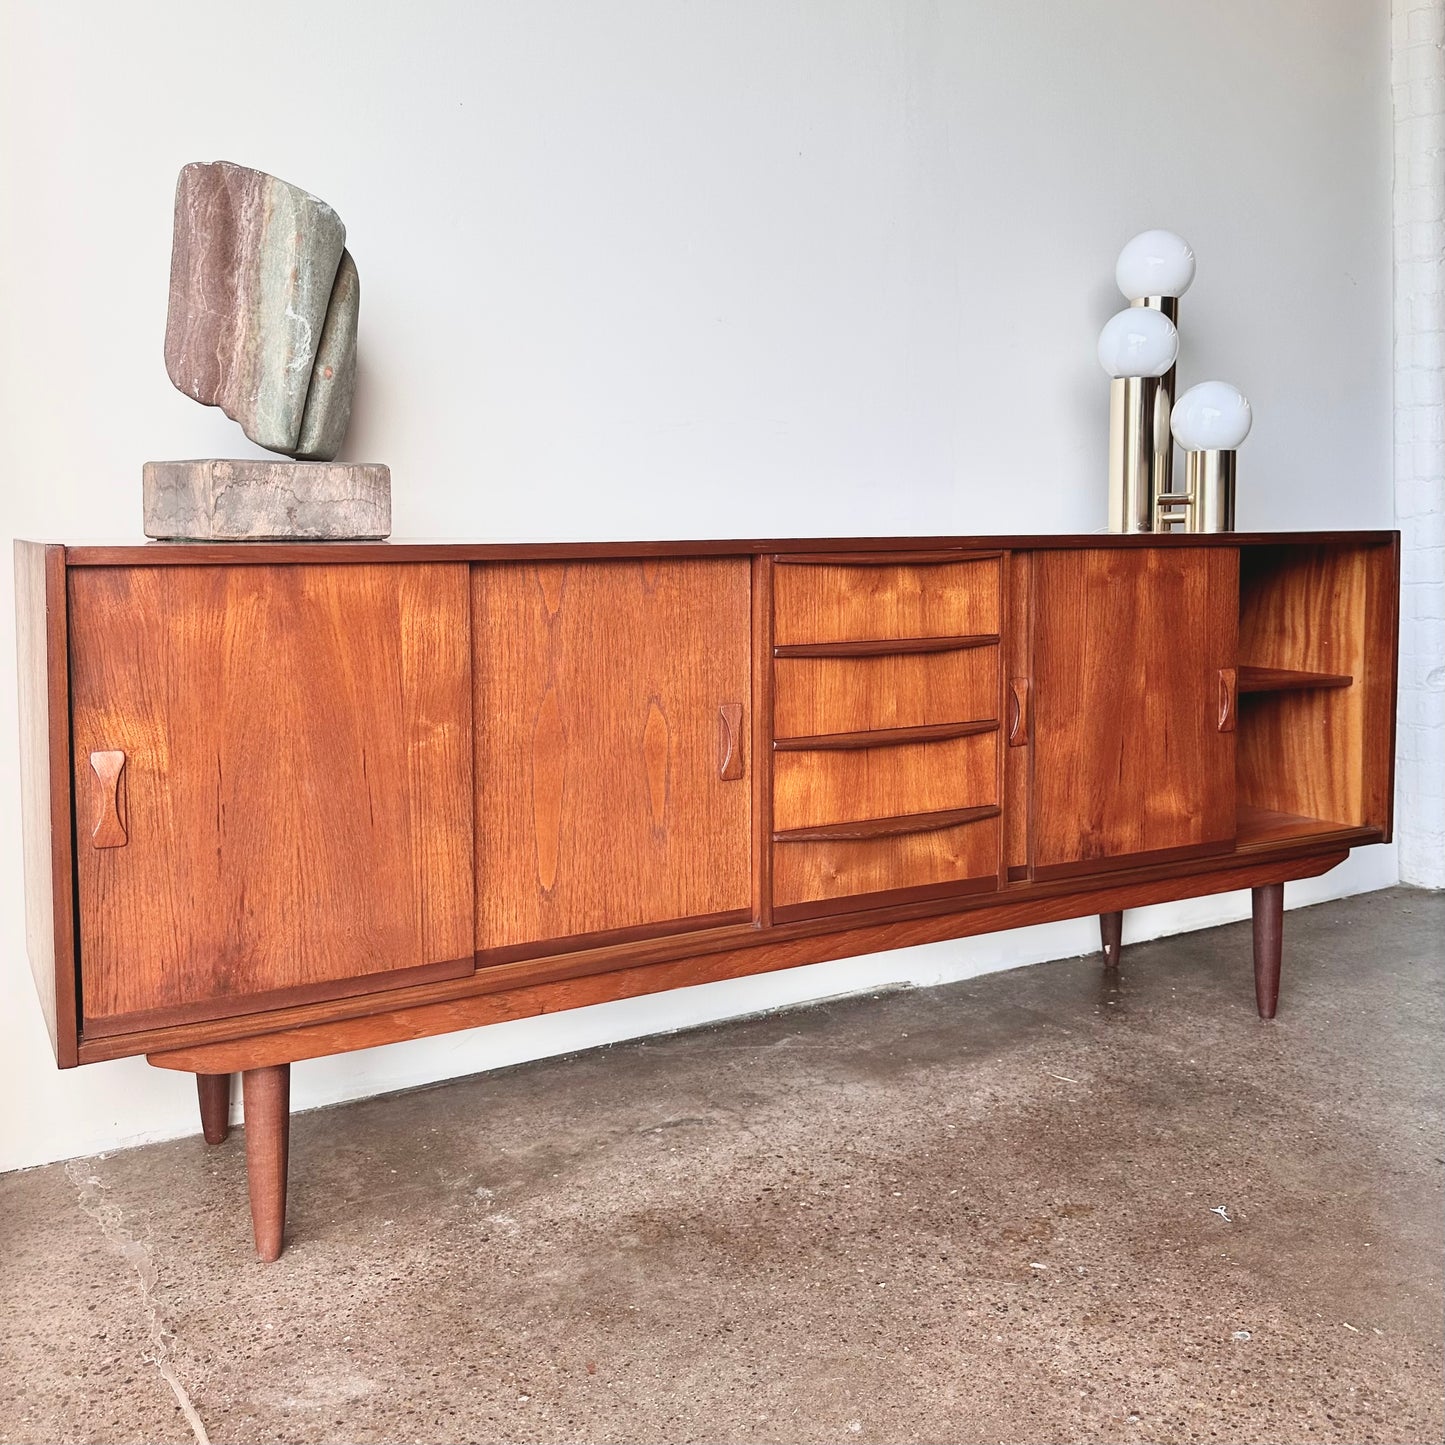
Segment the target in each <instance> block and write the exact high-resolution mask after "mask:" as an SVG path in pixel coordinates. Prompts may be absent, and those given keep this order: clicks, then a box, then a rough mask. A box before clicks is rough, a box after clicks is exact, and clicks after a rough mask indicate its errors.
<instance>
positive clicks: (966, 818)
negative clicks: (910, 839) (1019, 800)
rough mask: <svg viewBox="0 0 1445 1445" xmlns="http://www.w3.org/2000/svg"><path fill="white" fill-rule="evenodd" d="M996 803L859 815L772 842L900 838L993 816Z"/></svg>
mask: <svg viewBox="0 0 1445 1445" xmlns="http://www.w3.org/2000/svg"><path fill="white" fill-rule="evenodd" d="M998 812H999V810H998V805H997V804H996V803H990V804H987V805H986V806H984V807H981V808H946V809H944V810H942V811H941V812H937V813H905V814H904V815H903V816H902V817H901V818H862V819H860V820H859V821H858V822H856V823H824V824H822V825H821V826H820V827H815V828H784V829H782V830H781V831H779V832H776V833H774V834H773V842H774V843H850V842H851V843H861V842H865V841H866V840H868V839H869V838H901V837H904V836H905V835H906V834H909V833H936V832H938V831H939V830H940V829H943V828H957V827H959V826H960V825H961V824H963V823H978V822H981V821H982V820H983V819H984V818H997V817H998Z"/></svg>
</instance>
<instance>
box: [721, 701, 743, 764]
mask: <svg viewBox="0 0 1445 1445" xmlns="http://www.w3.org/2000/svg"><path fill="white" fill-rule="evenodd" d="M717 775H718V777H719V778H721V779H722V781H723V782H725V783H735V782H737V780H738V779H739V778H740V777H742V775H743V705H742V703H740V702H725V703H723V705H722V706H721V707H720V708H718V710H717Z"/></svg>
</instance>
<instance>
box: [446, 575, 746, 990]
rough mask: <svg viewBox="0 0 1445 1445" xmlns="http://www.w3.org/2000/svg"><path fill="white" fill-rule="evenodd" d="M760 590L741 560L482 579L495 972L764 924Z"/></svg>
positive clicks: (481, 788)
mask: <svg viewBox="0 0 1445 1445" xmlns="http://www.w3.org/2000/svg"><path fill="white" fill-rule="evenodd" d="M751 577H752V569H751V564H750V563H749V562H748V561H747V560H746V559H736V558H722V559H716V560H711V559H709V560H691V559H686V560H677V561H673V560H668V561H639V562H634V561H615V562H586V563H577V564H572V565H568V564H565V563H546V564H541V565H522V564H518V565H512V564H496V565H486V566H479V567H477V568H476V569H475V570H474V572H473V578H472V607H473V618H474V623H473V625H474V629H475V638H476V642H475V647H476V652H475V679H476V683H475V686H476V693H475V699H476V709H475V711H476V718H477V728H476V772H477V782H478V813H477V836H476V856H477V892H478V907H477V939H476V941H477V947H478V948H479V949H480V950H484V951H486V953H487V955H488V956H487V957H486V958H484V959H483V962H500V961H502V960H504V959H505V958H507V957H511V956H522V955H525V954H526V953H527V952H536V951H537V950H538V949H539V948H545V947H551V946H553V945H554V942H555V941H560V946H563V947H566V946H573V947H575V946H578V945H579V944H580V943H581V942H582V941H588V942H600V941H605V940H607V939H608V938H618V939H621V938H623V937H629V936H644V935H646V934H650V933H657V932H662V931H667V930H669V929H676V928H678V927H684V926H688V925H689V924H691V925H693V926H701V925H702V924H704V923H717V922H724V921H734V920H737V921H742V920H747V919H749V918H751V916H752V868H751V857H752V852H751V827H752V785H751V781H750V780H751V776H752V766H753V760H752V758H751V757H749V756H747V752H748V751H749V750H750V749H748V747H747V740H748V737H749V733H750V729H751V718H752V711H751V694H752V678H751V616H752V581H751ZM739 705H741V707H742V712H741V713H739V712H738V710H737V709H738V707H739ZM724 708H727V709H729V710H730V713H729V715H730V716H731V718H732V719H734V722H733V723H732V724H731V730H732V737H733V740H734V743H735V746H734V748H733V749H731V750H729V749H728V748H727V747H726V746H725V745H724V732H725V727H726V726H727V725H726V724H725V722H724V720H723V719H724V714H723V709H724ZM725 757H726V760H727V765H726V766H724V758H725ZM724 773H727V775H728V776H727V777H726V778H724V776H723V774H724Z"/></svg>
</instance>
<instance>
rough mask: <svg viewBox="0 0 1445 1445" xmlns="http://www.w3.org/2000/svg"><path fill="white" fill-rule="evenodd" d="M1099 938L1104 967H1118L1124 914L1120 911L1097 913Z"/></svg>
mask: <svg viewBox="0 0 1445 1445" xmlns="http://www.w3.org/2000/svg"><path fill="white" fill-rule="evenodd" d="M1099 939H1100V941H1101V942H1102V943H1103V945H1104V967H1105V968H1118V966H1119V953H1120V950H1121V949H1122V947H1123V942H1124V915H1123V914H1122V913H1101V914H1100V915H1099Z"/></svg>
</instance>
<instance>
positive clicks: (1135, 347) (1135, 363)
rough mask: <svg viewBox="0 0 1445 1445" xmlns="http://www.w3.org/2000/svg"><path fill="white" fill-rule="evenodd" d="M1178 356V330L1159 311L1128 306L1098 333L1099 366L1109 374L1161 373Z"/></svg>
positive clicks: (1172, 363) (1147, 374)
mask: <svg viewBox="0 0 1445 1445" xmlns="http://www.w3.org/2000/svg"><path fill="white" fill-rule="evenodd" d="M1178 355H1179V333H1178V332H1177V331H1176V330H1175V329H1174V323H1173V322H1172V321H1171V320H1170V319H1169V318H1168V317H1167V316H1166V315H1165V314H1164V313H1163V312H1162V311H1155V310H1153V309H1152V308H1151V307H1148V306H1130V307H1128V308H1127V309H1126V310H1124V311H1121V312H1119V314H1118V315H1117V316H1111V317H1110V318H1109V319H1108V320H1107V321H1106V322H1105V323H1104V329H1103V330H1102V331H1101V332H1100V333H1099V365H1100V366H1102V367H1103V368H1104V370H1105V371H1107V372H1108V373H1109V375H1110V376H1163V375H1164V373H1165V372H1166V371H1168V370H1169V368H1170V367H1171V366H1173V365H1174V360H1175V358H1176V357H1177V356H1178Z"/></svg>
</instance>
